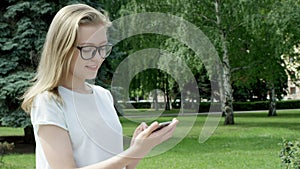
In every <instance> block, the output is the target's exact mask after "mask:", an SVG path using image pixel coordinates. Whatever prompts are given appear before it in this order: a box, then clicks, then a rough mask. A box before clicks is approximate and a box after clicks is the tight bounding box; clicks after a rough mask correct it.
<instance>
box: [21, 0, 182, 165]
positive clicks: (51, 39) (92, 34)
mask: <svg viewBox="0 0 300 169" xmlns="http://www.w3.org/2000/svg"><path fill="white" fill-rule="evenodd" d="M110 24H111V22H110V21H109V19H108V18H107V17H106V16H105V15H104V14H102V13H101V12H99V11H97V10H95V9H94V8H92V7H90V6H87V5H83V4H75V5H69V6H66V7H64V8H62V9H61V10H60V11H59V12H58V13H57V14H56V16H55V17H54V19H53V21H52V23H51V25H50V28H49V31H48V34H47V37H46V41H45V44H44V48H43V52H42V55H41V60H40V63H39V67H38V70H37V74H36V77H35V79H34V84H33V86H32V87H31V88H29V90H28V91H27V92H26V93H25V94H24V101H23V103H22V108H23V109H24V110H25V111H26V112H28V113H30V116H31V121H32V125H33V128H34V134H35V139H36V168H37V169H50V168H51V169H74V168H82V169H121V168H127V169H131V168H135V167H136V165H137V163H138V161H139V160H140V159H141V158H143V157H144V156H145V155H146V154H147V153H149V152H150V151H151V149H152V148H154V147H155V146H156V145H158V144H160V143H162V142H164V141H165V140H167V139H169V138H170V137H171V136H172V134H173V132H174V130H175V128H176V124H177V123H178V121H177V120H176V119H173V121H172V123H171V124H170V125H169V126H167V127H165V128H163V129H161V130H159V131H156V132H153V131H154V130H155V129H156V128H158V123H157V122H154V123H152V124H151V125H150V126H149V127H148V126H147V125H146V124H145V123H142V124H140V125H139V126H138V127H137V128H136V130H135V132H134V134H133V138H132V141H131V146H130V147H129V148H128V149H127V150H125V151H123V140H122V138H123V137H122V127H121V125H120V122H119V119H118V117H117V115H116V112H115V109H114V105H113V99H112V96H111V94H110V92H109V91H108V90H106V89H104V88H102V87H100V86H96V85H91V84H88V83H86V80H87V79H94V78H95V77H96V75H97V71H98V69H99V67H100V66H101V64H102V62H103V61H104V59H105V58H106V57H107V56H108V55H109V54H110V51H111V48H112V45H111V44H109V42H108V40H107V37H106V29H107V27H109V26H110Z"/></svg>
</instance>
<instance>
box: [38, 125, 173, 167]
mask: <svg viewBox="0 0 300 169" xmlns="http://www.w3.org/2000/svg"><path fill="white" fill-rule="evenodd" d="M177 123H178V121H177V120H173V123H171V124H170V125H169V126H167V127H165V128H164V129H162V130H160V131H159V132H155V133H152V131H154V130H155V129H156V128H157V127H158V123H157V122H154V123H152V124H151V125H150V126H149V127H148V128H147V129H145V130H144V131H142V132H141V133H139V134H138V135H137V136H136V138H135V141H134V143H133V145H132V146H131V147H130V148H128V149H127V150H126V151H124V152H122V153H120V154H118V155H116V156H114V157H112V158H110V159H107V160H105V161H102V162H99V163H96V164H93V165H90V166H86V167H82V168H81V169H122V168H124V167H125V166H128V167H131V166H132V167H133V168H134V167H135V165H136V164H137V162H138V161H139V160H140V159H141V158H143V157H144V156H145V155H147V153H148V152H150V151H151V149H152V148H154V147H155V146H156V145H158V144H160V143H162V142H163V141H165V140H167V139H169V138H170V137H171V136H172V134H173V132H174V130H175V128H176V124H177ZM38 136H39V138H40V142H41V144H42V147H43V150H44V153H45V156H46V158H47V160H48V163H49V165H50V166H51V168H52V169H61V168H64V169H75V168H77V166H76V164H75V161H74V158H73V152H72V146H71V141H70V138H69V135H68V132H67V131H66V130H64V129H62V128H60V127H57V126H54V125H41V126H40V128H39V132H38Z"/></svg>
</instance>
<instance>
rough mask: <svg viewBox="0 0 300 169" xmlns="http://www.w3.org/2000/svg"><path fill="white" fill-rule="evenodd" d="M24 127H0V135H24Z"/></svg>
mask: <svg viewBox="0 0 300 169" xmlns="http://www.w3.org/2000/svg"><path fill="white" fill-rule="evenodd" d="M23 135H24V130H23V128H13V127H0V137H1V136H23Z"/></svg>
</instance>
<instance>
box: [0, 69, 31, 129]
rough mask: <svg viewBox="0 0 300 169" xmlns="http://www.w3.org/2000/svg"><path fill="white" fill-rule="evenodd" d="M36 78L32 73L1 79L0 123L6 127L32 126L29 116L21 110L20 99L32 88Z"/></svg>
mask: <svg viewBox="0 0 300 169" xmlns="http://www.w3.org/2000/svg"><path fill="white" fill-rule="evenodd" d="M33 76H34V74H33V73H30V72H21V71H19V72H16V73H14V74H11V75H9V76H6V77H5V78H1V79H0V123H1V124H2V125H5V126H14V127H26V126H28V125H30V120H29V117H28V115H27V114H26V113H25V112H24V111H23V110H21V109H20V104H21V100H20V99H19V98H20V97H21V96H22V94H23V93H24V92H25V90H26V89H27V88H28V87H29V86H30V83H29V80H30V79H32V78H33Z"/></svg>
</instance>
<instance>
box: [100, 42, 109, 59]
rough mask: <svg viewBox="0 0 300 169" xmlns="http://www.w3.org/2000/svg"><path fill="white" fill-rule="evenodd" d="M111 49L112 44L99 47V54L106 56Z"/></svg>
mask: <svg viewBox="0 0 300 169" xmlns="http://www.w3.org/2000/svg"><path fill="white" fill-rule="evenodd" d="M111 49H112V45H105V46H102V47H101V48H99V54H100V56H101V57H103V58H106V57H107V56H108V55H109V54H110V52H111Z"/></svg>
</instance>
